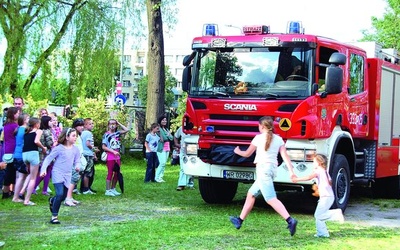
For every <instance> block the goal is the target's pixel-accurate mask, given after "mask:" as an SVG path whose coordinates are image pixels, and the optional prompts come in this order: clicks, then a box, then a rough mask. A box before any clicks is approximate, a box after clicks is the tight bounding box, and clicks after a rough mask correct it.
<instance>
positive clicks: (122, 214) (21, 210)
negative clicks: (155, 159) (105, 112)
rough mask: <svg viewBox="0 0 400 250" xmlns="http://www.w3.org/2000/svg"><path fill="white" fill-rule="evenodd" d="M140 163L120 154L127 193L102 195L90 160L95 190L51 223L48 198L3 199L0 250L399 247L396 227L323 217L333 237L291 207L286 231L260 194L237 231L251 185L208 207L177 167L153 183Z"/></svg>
mask: <svg viewBox="0 0 400 250" xmlns="http://www.w3.org/2000/svg"><path fill="white" fill-rule="evenodd" d="M145 168H146V164H145V162H144V161H143V159H138V158H129V157H127V158H125V159H123V163H122V168H121V169H122V172H123V174H124V178H125V193H124V194H123V195H121V196H118V197H107V196H105V195H104V190H105V175H106V171H105V165H104V164H98V165H96V180H95V184H94V189H96V190H97V191H98V193H97V194H96V195H75V196H74V198H75V199H77V200H80V201H81V202H82V204H80V205H79V206H77V207H66V206H62V207H61V209H60V214H59V219H60V221H61V224H60V225H51V224H50V223H49V220H50V216H51V214H50V212H49V208H48V203H47V197H46V196H43V195H41V194H39V195H33V197H32V201H34V202H35V203H37V206H32V207H25V206H23V205H22V204H16V203H13V202H11V200H10V199H7V200H1V201H0V241H5V242H6V245H5V246H4V247H3V249H24V248H27V249H224V250H225V249H317V248H319V249H327V248H329V249H378V248H379V249H381V248H382V249H398V244H399V242H400V232H399V230H398V229H390V228H382V227H362V226H357V225H354V224H350V223H344V224H338V223H334V222H328V228H329V230H330V233H331V238H329V239H319V238H314V237H313V235H314V233H315V225H314V219H313V211H306V210H302V209H295V207H290V209H289V212H291V214H292V216H293V217H295V218H296V219H298V221H299V224H298V227H297V233H296V235H295V236H294V237H291V236H290V234H289V231H288V230H287V229H286V222H285V221H284V220H283V219H282V218H280V217H279V215H278V214H276V213H275V212H274V211H273V210H272V209H271V208H270V207H268V206H266V205H265V204H264V202H263V201H262V200H259V201H258V202H257V204H256V206H255V208H254V210H253V212H252V213H251V214H250V215H249V217H248V219H247V220H246V221H245V222H244V224H243V226H242V228H241V229H240V230H236V229H235V228H234V227H233V226H232V225H231V223H230V222H229V219H228V217H229V215H237V214H239V213H240V210H241V208H242V205H243V201H244V197H245V195H246V192H247V189H248V188H249V185H243V184H241V185H239V190H238V193H237V195H236V197H235V200H234V202H233V203H232V204H228V205H210V204H207V203H205V202H204V201H203V200H202V199H201V196H200V193H199V190H198V188H197V182H196V189H194V190H184V191H181V192H178V191H176V185H177V178H178V172H179V166H170V165H167V168H166V176H165V178H164V179H165V180H166V183H151V184H144V183H143V178H144V173H145ZM50 187H51V188H52V189H53V187H52V185H50ZM39 193H40V192H39ZM300 200H301V199H300ZM282 201H283V202H284V204H286V203H285V201H284V200H282ZM361 212H362V211H361Z"/></svg>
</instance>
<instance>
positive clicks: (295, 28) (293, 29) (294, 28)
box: [286, 21, 304, 34]
mask: <svg viewBox="0 0 400 250" xmlns="http://www.w3.org/2000/svg"><path fill="white" fill-rule="evenodd" d="M286 33H289V34H303V33H304V29H303V25H302V23H301V22H300V21H289V22H288V25H287V28H286Z"/></svg>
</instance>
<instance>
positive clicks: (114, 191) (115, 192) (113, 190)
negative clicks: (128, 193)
mask: <svg viewBox="0 0 400 250" xmlns="http://www.w3.org/2000/svg"><path fill="white" fill-rule="evenodd" d="M110 191H111V192H112V193H113V194H114V195H115V196H117V195H121V193H120V192H118V191H117V190H115V188H113V189H110Z"/></svg>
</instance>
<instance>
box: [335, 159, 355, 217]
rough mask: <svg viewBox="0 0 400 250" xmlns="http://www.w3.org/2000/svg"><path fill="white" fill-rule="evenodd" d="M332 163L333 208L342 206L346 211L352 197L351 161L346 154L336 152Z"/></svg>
mask: <svg viewBox="0 0 400 250" xmlns="http://www.w3.org/2000/svg"><path fill="white" fill-rule="evenodd" d="M332 164H333V166H332V168H331V169H332V172H331V177H332V188H333V192H334V194H335V201H334V202H333V205H332V208H340V209H342V211H343V212H344V210H346V207H347V204H348V203H349V198H350V171H349V163H348V162H347V159H346V157H345V156H344V155H342V154H335V155H334V158H333V161H332Z"/></svg>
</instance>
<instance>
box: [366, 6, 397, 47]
mask: <svg viewBox="0 0 400 250" xmlns="http://www.w3.org/2000/svg"><path fill="white" fill-rule="evenodd" d="M385 1H386V2H387V3H388V7H387V8H386V13H384V15H383V18H377V17H372V18H371V21H372V27H373V28H372V29H371V30H363V31H362V33H363V35H364V37H363V38H362V39H361V41H374V42H378V43H379V44H382V46H383V47H384V48H395V49H397V50H400V32H399V28H398V27H399V26H400V0H385Z"/></svg>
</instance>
